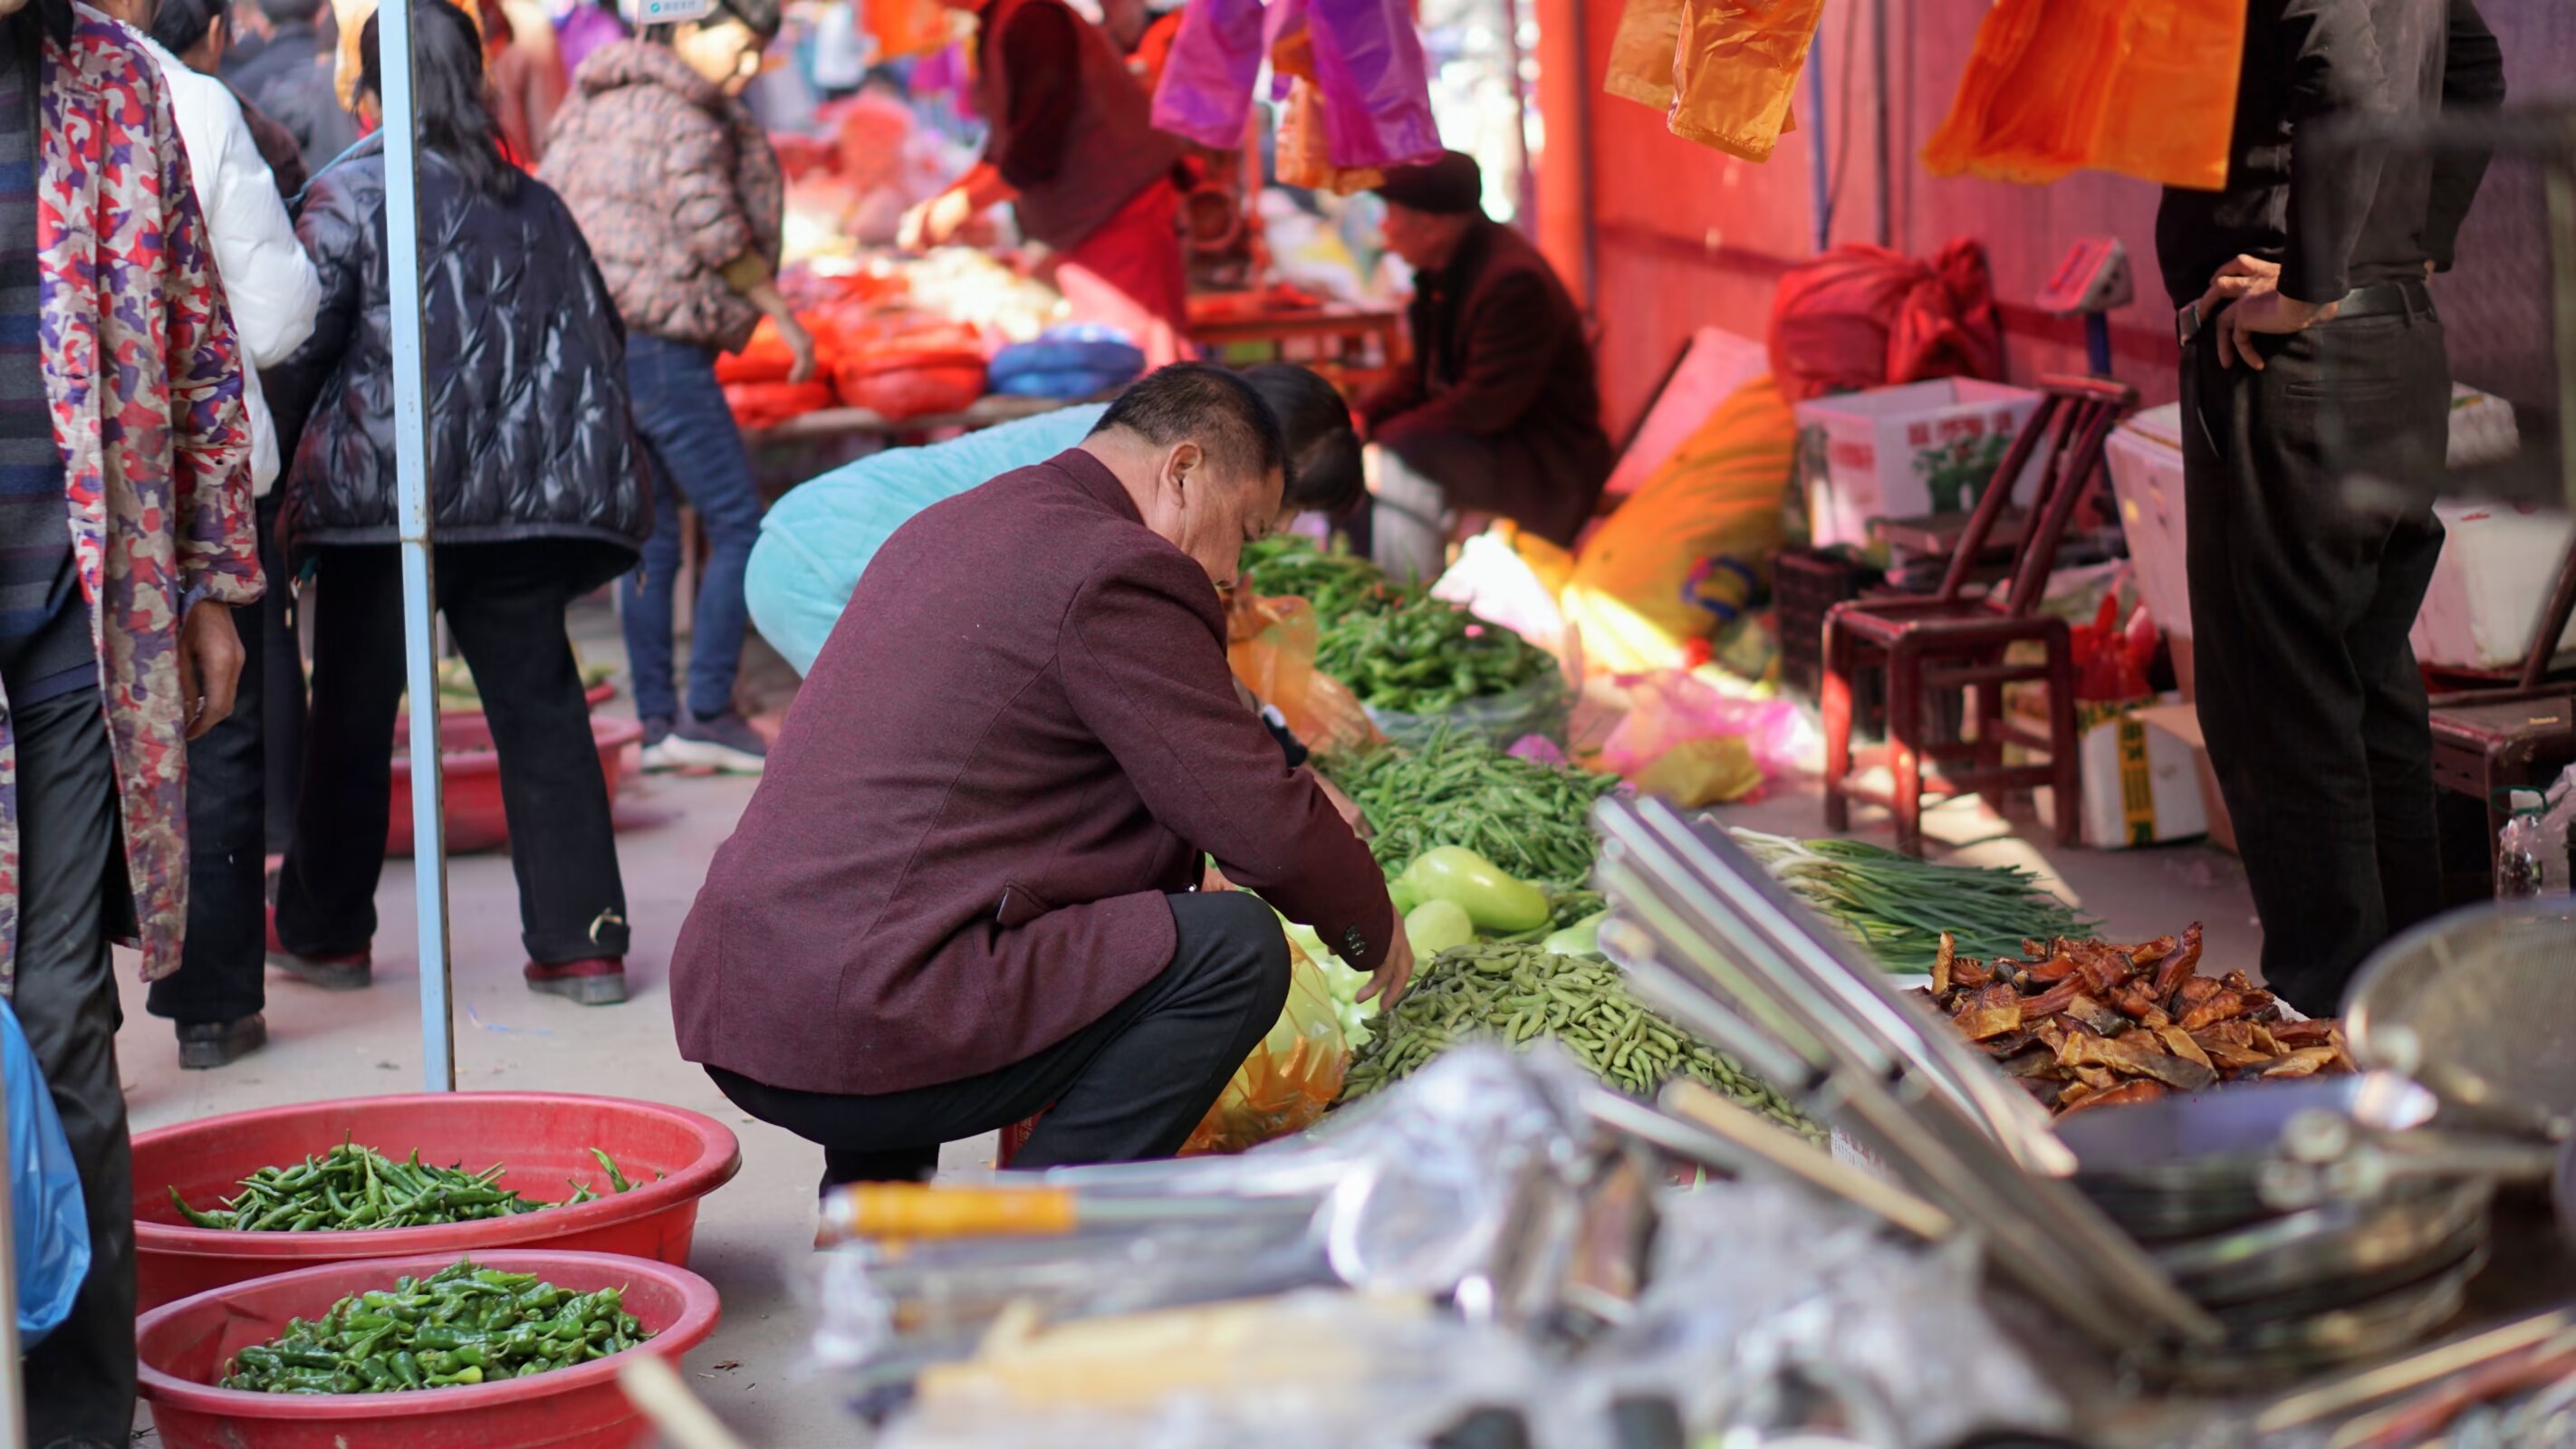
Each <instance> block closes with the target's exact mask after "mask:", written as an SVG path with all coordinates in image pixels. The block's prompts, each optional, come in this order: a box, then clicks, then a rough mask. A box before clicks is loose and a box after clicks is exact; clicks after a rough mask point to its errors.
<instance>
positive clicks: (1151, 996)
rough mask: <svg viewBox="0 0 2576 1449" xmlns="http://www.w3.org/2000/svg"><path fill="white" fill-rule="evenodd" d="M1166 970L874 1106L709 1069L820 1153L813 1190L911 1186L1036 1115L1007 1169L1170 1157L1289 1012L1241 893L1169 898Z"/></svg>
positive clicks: (1273, 942) (1281, 975) (1252, 903)
mask: <svg viewBox="0 0 2576 1449" xmlns="http://www.w3.org/2000/svg"><path fill="white" fill-rule="evenodd" d="M1169 899H1170V901H1171V903H1172V921H1173V924H1174V926H1175V927H1176V940H1175V943H1174V945H1173V949H1172V964H1171V965H1169V966H1167V967H1165V968H1164V969H1163V974H1161V975H1160V976H1157V977H1155V978H1154V979H1153V980H1151V981H1149V982H1147V983H1145V985H1143V986H1141V987H1139V988H1137V990H1136V992H1135V994H1133V995H1131V996H1129V997H1128V998H1127V999H1126V1000H1124V1001H1122V1002H1120V1003H1119V1004H1118V1006H1117V1008H1116V1009H1114V1010H1112V1011H1111V1012H1110V1013H1109V1014H1108V1015H1107V1016H1104V1017H1102V1018H1101V1019H1100V1020H1098V1021H1095V1022H1093V1023H1092V1024H1091V1025H1089V1026H1086V1027H1084V1028H1083V1029H1082V1030H1080V1031H1078V1032H1075V1033H1074V1034H1073V1035H1072V1036H1070V1037H1067V1038H1066V1039H1065V1040H1063V1041H1061V1042H1058V1043H1056V1044H1055V1045H1054V1046H1051V1047H1048V1048H1047V1049H1046V1050H1044V1051H1042V1052H1039V1053H1038V1054H1037V1055H1035V1056H1033V1057H1030V1058H1028V1059H1027V1060H1025V1061H1020V1062H1014V1063H1012V1064H1011V1065H1010V1066H1007V1067H1003V1068H1000V1069H999V1070H997V1071H991V1072H987V1073H985V1074H983V1075H982V1076H977V1077H968V1078H965V1079H964V1080H962V1081H955V1082H944V1083H941V1084H939V1085H938V1086H932V1087H920V1088H916V1089H914V1090H912V1091H906V1092H888V1093H883V1094H880V1095H877V1096H867V1097H861V1096H840V1095H834V1094H831V1093H824V1092H792V1091H784V1090H781V1089H779V1088H776V1087H769V1086H764V1085H762V1084H761V1083H759V1082H755V1081H752V1080H751V1079H750V1078H748V1077H744V1076H741V1075H739V1074H737V1073H734V1072H729V1071H726V1070H725V1069H723V1068H721V1067H710V1068H708V1069H707V1074H708V1075H709V1076H711V1077H713V1078H715V1083H716V1086H717V1087H719V1088H721V1089H722V1090H723V1092H724V1094H725V1095H726V1096H728V1097H730V1098H732V1099H733V1101H734V1105H736V1106H738V1107H740V1108H742V1109H743V1110H744V1111H746V1112H749V1113H750V1114H751V1115H753V1116H754V1117H758V1118H759V1119H761V1120H762V1121H764V1122H768V1123H770V1124H772V1125H773V1126H778V1127H784V1128H786V1129H787V1130H788V1131H790V1132H793V1133H795V1134H796V1135H797V1136H799V1137H802V1138H804V1139H805V1140H806V1141H808V1142H813V1143H816V1144H819V1145H820V1146H821V1147H822V1149H823V1183H824V1185H825V1186H826V1187H829V1186H833V1185H836V1184H839V1183H844V1182H899V1181H919V1180H921V1179H923V1178H926V1177H928V1176H929V1175H930V1174H931V1172H932V1171H933V1170H934V1169H935V1168H937V1167H938V1165H939V1147H940V1144H941V1143H944V1142H955V1141H959V1140H961V1139H964V1138H968V1137H973V1136H976V1135H978V1134H980V1133H985V1132H991V1131H994V1130H996V1129H998V1128H1002V1127H1006V1126H1009V1125H1010V1124H1012V1123H1014V1122H1018V1121H1021V1120H1023V1119H1025V1118H1027V1117H1030V1116H1033V1115H1035V1114H1037V1113H1039V1112H1044V1113H1045V1114H1046V1115H1045V1116H1044V1117H1043V1118H1041V1119H1040V1120H1039V1122H1038V1125H1037V1130H1036V1132H1035V1133H1034V1134H1032V1135H1031V1136H1030V1138H1029V1141H1028V1145H1027V1146H1026V1147H1024V1148H1022V1149H1021V1150H1020V1152H1019V1155H1018V1156H1017V1157H1015V1158H1014V1159H1013V1160H1012V1164H1011V1165H1012V1166H1014V1167H1028V1168H1037V1167H1059V1166H1063V1165H1066V1164H1069V1163H1081V1162H1130V1161H1136V1160H1139V1159H1144V1158H1154V1157H1169V1156H1171V1155H1172V1154H1173V1153H1175V1152H1178V1151H1179V1150H1180V1148H1181V1144H1182V1143H1183V1142H1186V1141H1188V1140H1189V1135H1190V1130H1191V1129H1192V1128H1194V1127H1196V1126H1198V1124H1199V1119H1200V1118H1201V1117H1203V1116H1205V1115H1207V1109H1208V1108H1209V1106H1211V1105H1212V1104H1214V1103H1215V1101H1216V1099H1217V1094H1218V1093H1220V1092H1222V1091H1223V1090H1224V1089H1225V1084H1226V1080H1227V1079H1228V1078H1230V1077H1232V1076H1233V1075H1234V1069H1235V1068H1237V1067H1239V1066H1241V1065H1243V1059H1244V1058H1245V1057H1247V1056H1249V1055H1251V1054H1252V1048H1253V1047H1254V1045H1255V1044H1257V1043H1258V1042H1259V1041H1260V1040H1261V1038H1262V1037H1263V1036H1264V1035H1266V1034H1267V1033H1268V1032H1269V1030H1270V1028H1271V1026H1272V1024H1273V1023H1275V1022H1276V1021H1278V1019H1279V1009H1280V1007H1281V1006H1283V1005H1285V1004H1286V1002H1287V1000H1288V941H1287V938H1286V937H1285V936H1284V935H1282V934H1281V932H1280V929H1279V919H1278V917H1276V916H1274V915H1272V914H1271V912H1270V908H1269V907H1268V906H1265V905H1263V904H1262V903H1261V902H1260V901H1259V900H1257V899H1255V898H1254V897H1252V896H1248V895H1245V894H1243V893H1241V892H1239V891H1216V892H1199V893H1196V894H1191V895H1176V896H1172V897H1170V898H1169Z"/></svg>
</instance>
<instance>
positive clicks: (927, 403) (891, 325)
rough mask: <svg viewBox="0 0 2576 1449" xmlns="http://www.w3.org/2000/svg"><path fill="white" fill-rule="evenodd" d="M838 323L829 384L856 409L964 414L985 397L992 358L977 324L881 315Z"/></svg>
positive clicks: (891, 414) (894, 414)
mask: <svg viewBox="0 0 2576 1449" xmlns="http://www.w3.org/2000/svg"><path fill="white" fill-rule="evenodd" d="M835 326H836V329H837V330H836V331H835V334H834V337H833V344H832V363H831V368H832V382H833V385H834V386H836V387H837V388H839V390H840V394H841V399H842V401H844V402H846V403H848V404H849V405H850V406H852V407H857V408H867V409H870V410H871V411H874V412H877V413H880V414H882V415H884V416H885V417H888V418H919V417H928V416H931V415H932V414H935V413H953V412H958V411H961V410H962V409H964V408H966V407H967V406H969V405H970V404H972V403H973V402H974V401H975V400H976V399H977V398H980V397H982V396H983V395H984V387H985V375H984V367H985V363H986V361H987V356H988V354H987V351H986V348H985V344H984V340H983V337H982V336H981V334H979V333H977V332H976V330H975V329H974V328H972V327H968V326H965V325H963V324H961V323H955V322H945V321H933V320H928V319H923V318H919V317H906V316H902V315H893V316H888V315H884V314H879V315H876V316H873V317H870V318H867V319H865V320H864V321H852V320H850V319H847V318H843V319H841V320H839V321H838V322H836V324H835Z"/></svg>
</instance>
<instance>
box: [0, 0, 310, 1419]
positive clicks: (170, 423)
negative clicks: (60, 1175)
mask: <svg viewBox="0 0 2576 1449" xmlns="http://www.w3.org/2000/svg"><path fill="white" fill-rule="evenodd" d="M0 16H4V17H6V18H5V19H0V696H5V698H0V761H5V762H7V765H8V768H6V769H0V990H5V991H6V992H7V993H8V995H9V998H10V1001H11V1004H12V1006H13V1007H14V1009H15V1010H16V1012H17V1014H18V1020H19V1023H20V1024H21V1025H22V1026H24V1027H25V1028H26V1032H27V1044H28V1045H29V1046H30V1047H31V1048H32V1049H33V1050H34V1053H35V1058H36V1065H37V1067H38V1068H39V1069H40V1070H41V1071H43V1073H44V1075H45V1085H46V1088H47V1089H48V1091H49V1092H50V1093H51V1094H52V1096H53V1099H54V1107H55V1110H56V1111H57V1112H59V1113H60V1114H61V1116H62V1123H63V1135H64V1137H65V1139H66V1140H67V1141H68V1143H69V1145H70V1148H71V1154H72V1161H73V1164H74V1166H75V1167H76V1168H77V1169H78V1171H79V1173H80V1180H81V1193H82V1197H83V1199H84V1202H85V1204H86V1209H87V1213H86V1216H87V1219H88V1227H89V1235H90V1268H89V1275H88V1276H87V1277H86V1278H85V1279H83V1280H82V1283H81V1288H80V1295H79V1297H78V1298H77V1299H75V1300H74V1302H73V1305H72V1313H71V1317H70V1318H69V1319H67V1320H66V1321H65V1322H64V1323H63V1324H62V1326H61V1327H59V1328H57V1329H55V1330H54V1331H53V1333H52V1334H51V1335H49V1336H48V1337H47V1338H46V1339H45V1341H44V1342H43V1343H41V1344H38V1345H37V1346H36V1347H35V1349H34V1350H33V1351H31V1352H30V1353H28V1354H27V1356H26V1362H25V1365H24V1377H25V1381H26V1388H27V1434H26V1439H25V1442H26V1443H28V1444H30V1445H34V1446H36V1449H121V1446H123V1445H124V1444H125V1443H126V1442H127V1441H128V1440H129V1439H130V1438H131V1436H132V1434H133V1429H134V1384H135V1366H134V1182H133V1159H132V1152H131V1149H130V1147H129V1145H128V1143H127V1141H126V1126H125V1095H124V1092H123V1091H122V1089H121V1088H120V1085H119V1083H118V1081H117V1072H116V1028H117V1020H118V1006H117V992H116V978H115V976H114V974H113V969H114V965H113V962H112V961H111V960H110V958H109V954H108V942H109V941H110V940H111V939H112V938H114V939H126V940H131V941H133V942H134V943H135V944H137V945H139V946H140V947H141V948H142V953H143V972H142V974H143V977H144V979H145V980H147V981H149V980H153V979H156V978H158V977H162V976H166V975H168V974H169V973H170V972H171V971H173V970H175V969H177V967H178V965H179V958H180V942H181V936H182V934H183V932H184V928H185V925H186V921H187V890H188V836H187V820H186V802H185V798H184V796H185V765H186V759H187V741H188V740H189V739H190V738H192V737H194V736H199V735H202V734H204V733H205V732H206V731H207V730H209V729H211V728H213V727H214V726H215V725H216V724H217V723H219V722H220V721H221V720H222V719H223V718H224V716H225V714H226V713H227V712H229V711H230V709H231V708H232V699H233V685H234V681H235V678H236V676H237V675H238V674H239V673H240V670H241V648H240V645H239V644H238V643H236V642H235V638H234V633H233V622H232V611H233V608H235V607H238V606H242V605H246V604H250V603H253V602H255V601H256V600H257V598H258V596H259V590H260V574H259V564H258V559H257V546H256V544H255V542H254V539H253V536H252V518H251V480H250V456H251V433H250V428H249V425H248V421H247V418H246V415H245V413H244V411H243V407H242V368H243V366H244V363H243V359H242V352H241V347H240V344H239V340H238V338H237V337H236V335H235V333H234V331H233V324H232V317H231V312H230V309H229V308H228V307H227V306H226V305H225V301H224V293H223V289H222V287H221V285H220V284H219V283H218V282H217V280H216V277H215V262H214V258H213V251H212V246H211V243H210V240H209V237H208V235H207V231H206V227H205V223H204V221H203V219H202V218H201V217H200V215H199V214H198V211H197V206H196V201H195V198H194V196H193V195H192V193H191V190H190V186H189V180H188V178H189V171H188V158H187V154H186V152H185V151H184V150H182V149H181V142H180V139H179V131H178V127H177V125H176V123H175V122H174V120H173V119H172V115H171V110H170V104H169V101H168V100H167V99H166V97H165V96H164V94H163V90H162V79H161V73H160V71H159V68H158V67H157V65H156V64H155V62H154V61H153V60H152V58H151V56H150V55H149V54H147V53H146V51H145V49H144V46H143V41H142V40H141V39H140V38H139V37H138V36H136V35H135V34H134V32H132V31H130V30H127V29H126V28H125V27H123V26H122V25H119V24H118V23H116V22H115V21H112V20H109V19H107V18H105V17H104V16H102V15H100V14H98V13H97V12H95V11H92V10H89V9H86V8H82V7H76V6H74V5H72V4H71V3H70V0H0ZM102 359H105V360H108V363H109V364H112V365H103V364H102Z"/></svg>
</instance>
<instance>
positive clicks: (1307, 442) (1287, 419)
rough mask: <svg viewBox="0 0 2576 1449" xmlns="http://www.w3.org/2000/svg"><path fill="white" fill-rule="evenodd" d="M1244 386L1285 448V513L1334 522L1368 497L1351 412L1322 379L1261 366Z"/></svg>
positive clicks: (1286, 366)
mask: <svg viewBox="0 0 2576 1449" xmlns="http://www.w3.org/2000/svg"><path fill="white" fill-rule="evenodd" d="M1243 380H1244V381H1246V382H1248V383H1251V384H1252V390H1253V391H1254V392H1257V393H1259V394H1261V400H1262V401H1263V402H1266V403H1268V404H1270V411H1271V414H1272V415H1273V416H1275V417H1276V418H1278V419H1279V431H1280V435H1281V436H1282V437H1283V438H1285V439H1286V440H1287V444H1288V492H1287V496H1286V502H1287V504H1288V506H1289V507H1291V508H1294V509H1296V510H1298V511H1299V512H1301V513H1321V514H1324V515H1325V516H1327V517H1337V516H1339V515H1341V514H1344V513H1347V512H1349V511H1350V510H1351V507H1352V506H1353V505H1354V504H1356V503H1358V502H1359V501H1360V500H1361V499H1363V498H1365V497H1367V496H1368V479H1367V477H1366V476H1365V475H1364V474H1363V473H1362V472H1361V469H1360V435H1359V434H1358V433H1357V432H1355V431H1353V430H1352V428H1351V407H1350V404H1349V403H1347V402H1344V401H1343V400H1342V395H1341V392H1340V391H1339V390H1338V389H1336V388H1335V387H1334V386H1333V385H1332V384H1331V383H1330V382H1327V381H1325V380H1324V378H1323V376H1322V375H1321V374H1319V373H1316V372H1314V371H1313V370H1311V369H1308V368H1303V367H1299V366H1298V365H1297V364H1295V363H1293V362H1265V363H1263V364H1261V365H1260V366H1259V367H1255V368H1253V369H1251V370H1250V371H1248V372H1246V373H1244V375H1243Z"/></svg>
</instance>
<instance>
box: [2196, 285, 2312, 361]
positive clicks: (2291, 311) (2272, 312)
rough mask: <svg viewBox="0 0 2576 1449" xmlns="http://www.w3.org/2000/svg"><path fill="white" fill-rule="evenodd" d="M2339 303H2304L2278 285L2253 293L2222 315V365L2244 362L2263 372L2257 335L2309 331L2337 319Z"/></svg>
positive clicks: (2220, 316) (2220, 342)
mask: <svg viewBox="0 0 2576 1449" xmlns="http://www.w3.org/2000/svg"><path fill="white" fill-rule="evenodd" d="M2339 305H2340V304H2338V303H2334V302H2328V303H2326V304H2325V305H2323V306H2319V305H2317V304H2316V303H2314V302H2302V301H2300V300H2299V299H2298V298H2296V297H2291V296H2287V295H2285V294H2283V293H2282V292H2281V290H2280V289H2279V288H2277V287H2274V288H2270V289H2267V290H2262V291H2256V292H2250V293H2248V294H2247V295H2246V296H2244V297H2243V298H2241V299H2239V300H2238V301H2236V302H2235V303H2233V304H2231V305H2230V306H2229V307H2228V309H2227V310H2226V311H2224V312H2221V313H2219V314H2218V365H2219V366H2221V367H2234V366H2235V365H2236V364H2237V363H2238V362H2240V361H2241V362H2243V363H2244V364H2245V365H2246V366H2247V367H2250V368H2252V369H2254V370H2255V371H2256V372H2261V371H2262V370H2263V354H2262V353H2260V352H2258V351H2256V350H2255V348H2254V338H2255V335H2256V334H2258V333H2260V334H2265V335H2269V336H2274V337H2279V336H2286V335H2288V334H2290V333H2293V332H2305V331H2307V330H2308V329H2309V328H2311V327H2314V326H2315V325H2317V324H2318V323H2320V322H2331V321H2333V320H2334V315H2335V312H2336V311H2337V309H2338V307H2339Z"/></svg>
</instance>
